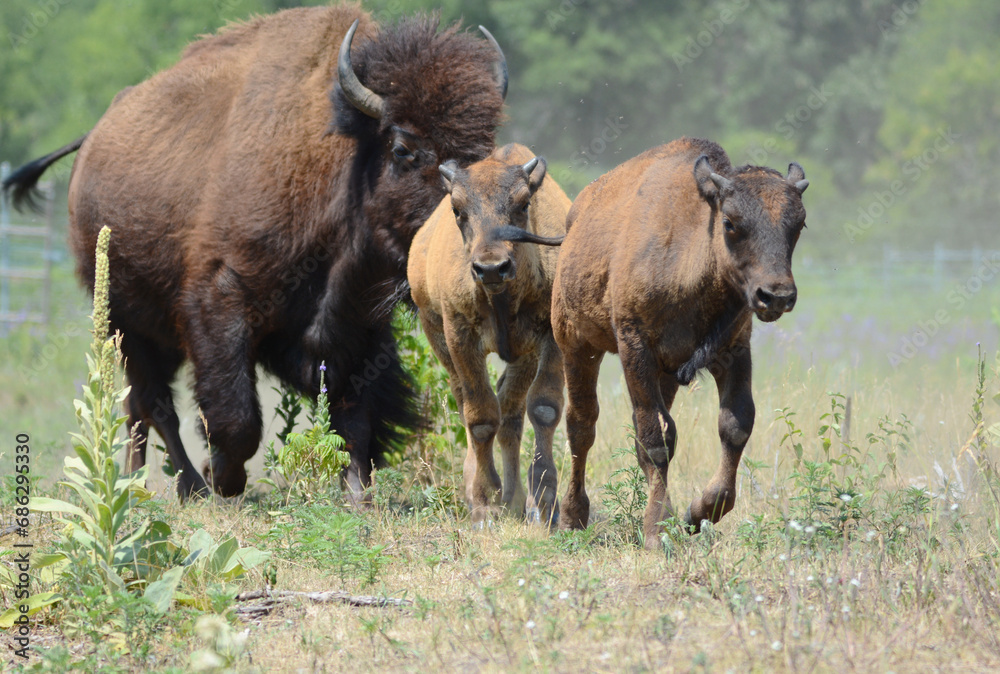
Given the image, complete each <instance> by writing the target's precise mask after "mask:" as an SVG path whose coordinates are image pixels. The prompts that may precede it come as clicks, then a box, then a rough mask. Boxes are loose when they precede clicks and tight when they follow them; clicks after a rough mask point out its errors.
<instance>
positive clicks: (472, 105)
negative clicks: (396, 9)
mask: <svg viewBox="0 0 1000 674" xmlns="http://www.w3.org/2000/svg"><path fill="white" fill-rule="evenodd" d="M356 19H357V20H360V26H359V27H358V30H357V34H356V36H355V38H354V49H353V51H352V58H353V62H354V71H355V73H356V74H357V75H358V77H359V79H360V80H361V82H362V84H363V85H364V86H366V87H368V88H369V89H371V90H372V91H374V92H375V93H376V94H377V95H379V96H381V97H382V98H383V99H384V101H385V106H386V107H385V114H384V116H383V117H382V118H380V119H373V118H371V117H368V116H366V115H365V114H363V113H362V112H360V111H358V110H357V109H355V108H354V107H353V106H352V104H351V103H350V102H348V99H347V98H346V97H345V95H344V92H343V91H342V90H341V88H340V86H339V83H338V82H337V63H338V50H339V48H340V45H341V42H342V41H343V39H344V36H345V33H346V32H347V30H348V28H349V26H351V24H352V22H353V21H355V20H356ZM437 24H438V22H437V19H434V18H417V19H408V20H404V21H403V22H401V23H400V24H398V25H395V26H389V27H386V28H383V29H381V30H380V29H378V28H377V27H376V26H375V24H374V23H373V22H372V21H371V19H370V18H369V17H368V15H367V14H365V13H364V12H362V11H361V10H360V8H359V7H358V6H357V5H353V4H352V5H343V6H335V7H320V8H302V9H293V10H288V11H283V12H279V13H277V14H274V15H270V16H263V17H259V18H256V19H253V20H251V21H249V22H247V23H243V24H238V25H234V26H231V27H229V28H226V29H224V30H223V31H221V32H220V33H219V34H217V35H214V36H211V37H206V38H204V39H202V40H199V41H198V42H196V43H195V44H193V45H191V46H190V47H189V48H188V49H187V51H186V52H185V54H184V56H183V58H182V59H181V60H180V62H179V63H177V64H176V65H175V66H173V67H171V68H169V69H167V70H165V71H163V72H161V73H159V74H157V75H155V76H153V77H152V78H150V79H149V80H147V81H146V82H143V83H141V84H139V85H137V86H135V87H134V88H132V89H131V90H130V91H129V92H128V93H127V95H125V96H122V97H120V98H118V99H116V101H115V103H113V104H112V106H111V107H110V108H109V110H108V111H107V113H106V114H105V115H104V117H103V118H102V119H101V120H100V121H99V122H98V124H97V126H96V127H95V128H94V129H93V130H92V131H91V132H90V134H89V137H87V139H86V140H85V141H84V143H83V147H82V148H81V149H80V152H79V155H78V156H77V159H76V164H75V166H74V169H73V176H72V180H71V183H70V191H69V208H70V219H71V240H72V245H73V249H74V251H75V252H76V256H77V259H78V261H79V268H78V269H79V274H80V276H81V278H82V279H83V280H84V282H85V283H86V284H87V285H88V286H92V284H93V278H94V245H95V241H96V236H97V232H98V230H99V229H100V227H101V226H102V225H109V226H110V227H111V229H112V237H111V252H110V258H111V275H112V295H111V303H112V306H111V317H112V324H113V327H114V328H116V329H119V330H121V331H122V332H123V333H124V335H125V339H124V342H123V348H124V351H125V355H126V357H127V359H128V360H127V368H126V369H127V373H128V376H129V381H130V383H131V385H132V393H131V395H130V397H129V401H128V406H129V412H130V423H138V424H139V427H140V434H141V436H142V439H141V440H140V441H139V442H138V443H137V444H136V446H135V448H134V452H133V453H132V455H131V457H130V458H131V465H132V466H133V467H134V466H138V465H142V464H143V462H144V460H145V457H144V455H145V438H144V436H145V432H146V429H147V427H148V426H150V425H152V426H154V427H155V428H156V429H157V430H158V431H159V432H160V434H161V435H162V436H163V438H164V440H165V442H166V445H167V449H168V451H169V453H170V457H171V459H172V461H173V463H174V465H175V466H176V467H177V468H178V469H183V473H182V476H181V480H180V484H179V489H180V493H181V495H182V496H184V495H187V494H189V493H198V492H202V491H204V490H205V483H204V482H203V481H202V480H201V478H200V477H199V476H198V474H197V472H196V471H195V469H194V468H193V467H192V465H191V463H190V461H189V460H188V457H187V455H186V453H185V451H184V448H183V446H182V445H181V441H180V436H179V434H178V430H177V429H178V419H177V415H176V413H175V411H174V405H173V399H172V393H171V388H170V384H171V382H172V380H173V379H174V377H175V375H176V372H177V369H178V368H179V367H180V365H181V363H182V362H183V361H184V360H185V359H190V360H191V361H192V362H193V364H194V375H195V391H196V397H197V400H198V403H199V405H200V406H201V409H202V411H203V412H204V414H205V418H206V420H207V426H208V429H207V431H208V436H209V441H210V443H211V446H212V448H213V459H212V465H211V466H208V467H206V475H207V477H208V478H209V479H210V480H211V481H212V483H213V485H214V487H215V489H216V491H218V492H219V493H221V494H225V495H231V494H237V493H240V492H242V491H243V489H244V485H245V483H246V472H245V471H244V467H243V463H244V461H246V460H247V459H249V458H250V457H251V456H252V455H253V454H254V453H255V452H256V450H257V446H258V444H259V442H260V437H261V411H260V404H259V401H258V399H257V392H256V370H255V363H260V364H262V365H263V366H264V367H265V368H266V369H267V370H269V371H270V372H272V373H274V374H275V375H277V376H278V377H280V378H281V379H282V380H283V381H285V382H287V383H289V384H291V385H293V386H294V387H296V388H298V389H299V390H301V391H303V392H306V393H308V394H309V395H312V396H315V395H316V394H317V393H318V390H319V375H318V367H319V365H320V363H321V362H323V361H325V362H326V365H327V372H326V381H327V386H328V387H329V394H330V400H331V413H332V415H333V425H334V428H335V430H336V431H337V432H338V433H341V434H342V435H344V437H345V438H346V440H347V447H348V449H349V451H350V452H351V456H352V462H351V467H350V468H349V470H348V482H349V484H350V486H351V488H352V490H353V491H354V492H355V493H360V492H361V490H362V489H363V488H364V487H365V485H367V484H368V483H369V481H370V472H371V468H372V465H373V463H377V462H378V461H379V459H380V457H381V455H382V452H383V450H384V449H385V448H386V446H387V445H389V444H391V443H392V442H394V441H396V440H397V439H398V437H399V436H398V432H399V429H400V427H406V426H412V425H413V424H414V423H415V422H416V417H415V415H414V414H413V413H412V411H411V410H412V406H411V404H410V396H411V388H410V386H411V385H410V382H409V380H408V378H407V376H406V375H405V374H404V372H403V370H402V368H401V366H400V365H399V361H398V357H397V354H396V347H395V341H394V339H393V335H392V332H391V329H390V323H389V315H388V314H389V312H388V311H387V308H391V306H392V305H393V304H394V302H395V299H396V298H397V297H398V295H399V292H400V288H401V287H402V288H405V263H406V254H407V251H408V249H409V244H410V241H411V239H412V237H413V234H414V233H415V232H416V230H417V229H418V228H419V226H420V224H421V223H423V222H424V220H426V218H427V216H428V215H429V214H430V213H431V211H432V210H433V208H434V206H436V205H437V204H438V202H439V201H440V200H441V197H442V196H443V194H444V189H443V186H442V185H441V177H440V174H439V173H438V169H437V167H438V165H439V164H440V163H441V162H442V161H445V160H448V159H456V160H458V161H460V162H463V163H468V162H472V161H475V160H478V159H481V158H483V157H485V156H486V155H487V154H488V153H489V151H490V150H491V149H492V148H493V145H494V133H495V129H496V127H497V125H498V123H499V121H500V116H501V106H502V99H501V95H500V93H499V91H498V89H497V83H496V81H495V79H494V73H493V66H494V61H495V60H496V58H497V55H496V53H495V52H494V50H493V49H492V47H491V46H490V45H489V44H488V43H487V42H485V41H483V40H481V39H478V38H476V37H474V36H472V35H469V34H466V33H463V32H459V30H458V28H457V27H451V28H448V29H446V30H444V31H442V32H438V25H437ZM331 99H332V105H331ZM383 354H386V355H389V357H390V362H389V364H388V366H386V367H384V368H380V369H378V371H377V372H376V373H375V374H374V375H372V370H373V368H371V363H372V362H373V361H375V360H376V359H377V360H378V362H380V363H382V362H385V359H384V357H383Z"/></svg>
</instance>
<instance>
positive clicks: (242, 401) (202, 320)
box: [187, 266, 262, 496]
mask: <svg viewBox="0 0 1000 674" xmlns="http://www.w3.org/2000/svg"><path fill="white" fill-rule="evenodd" d="M241 288H242V282H241V280H240V278H239V276H238V275H237V274H236V272H235V271H233V270H232V269H230V268H228V267H226V266H222V267H221V268H220V269H218V270H217V272H216V275H215V277H214V279H213V286H212V287H211V288H209V290H208V293H207V294H206V295H202V296H199V297H197V298H196V299H194V300H193V302H192V304H194V306H193V307H192V311H191V312H190V315H192V316H193V318H192V320H190V322H189V323H188V326H187V328H188V344H189V346H188V349H189V354H190V357H191V361H192V363H193V364H194V377H195V398H196V399H197V401H198V405H199V406H200V407H201V412H202V414H203V415H204V417H205V423H204V425H203V427H202V432H203V433H205V435H206V436H207V437H206V440H207V442H208V443H209V451H210V452H211V459H210V460H209V461H208V462H206V464H205V466H204V468H203V473H204V475H205V478H206V479H207V481H208V482H209V484H211V485H212V488H213V489H214V490H215V492H216V493H217V494H219V495H220V496H238V495H239V494H242V493H243V490H244V489H246V483H247V473H246V468H245V467H244V465H243V464H244V462H246V461H247V460H248V459H249V458H250V457H252V456H253V455H254V453H256V451H257V446H258V445H259V444H260V438H261V426H262V419H261V412H260V401H259V400H258V398H257V371H256V369H255V367H254V361H253V358H252V357H251V352H250V340H251V338H250V325H249V324H248V323H247V319H246V312H245V311H244V297H243V293H242V292H240V289H241Z"/></svg>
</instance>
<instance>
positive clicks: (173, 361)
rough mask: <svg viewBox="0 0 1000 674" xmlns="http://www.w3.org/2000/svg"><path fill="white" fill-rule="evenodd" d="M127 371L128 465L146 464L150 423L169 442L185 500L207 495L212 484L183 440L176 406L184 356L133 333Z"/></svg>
mask: <svg viewBox="0 0 1000 674" xmlns="http://www.w3.org/2000/svg"><path fill="white" fill-rule="evenodd" d="M122 353H123V354H124V356H125V372H126V374H127V375H128V382H129V385H130V386H131V390H130V391H129V394H128V399H127V401H126V406H127V408H128V425H129V430H130V431H131V432H132V433H133V439H132V443H131V446H130V448H129V451H128V455H127V456H126V459H125V469H126V470H127V471H130V472H131V471H134V470H137V469H139V468H141V467H142V466H144V465H146V441H147V438H148V434H149V427H150V426H152V427H153V428H155V429H156V431H157V433H159V434H160V437H162V438H163V442H164V443H165V444H166V446H167V454H168V455H169V456H170V462H171V463H172V464H173V466H174V468H175V469H176V470H178V471H179V472H180V474H179V476H178V478H177V495H178V496H179V497H180V499H181V500H182V501H183V500H184V499H186V498H188V497H190V496H206V495H207V494H208V487H207V486H206V485H205V481H204V480H202V478H201V475H199V474H198V471H197V470H195V467H194V466H193V465H192V464H191V460H190V459H189V458H188V455H187V452H185V451H184V444H183V443H182V442H181V435H180V419H178V418H177V411H176V409H175V408H174V397H173V392H172V391H171V390H170V382H172V381H173V379H174V376H175V375H176V373H177V369H178V368H179V367H180V365H181V362H182V360H183V356H182V355H181V353H180V352H179V351H176V350H175V349H163V348H160V347H158V346H156V345H155V344H153V343H152V342H150V341H149V340H147V339H145V338H144V337H142V336H140V335H136V334H134V333H131V332H130V333H129V335H128V336H127V337H126V338H124V339H122Z"/></svg>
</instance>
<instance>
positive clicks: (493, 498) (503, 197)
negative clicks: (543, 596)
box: [408, 145, 570, 524]
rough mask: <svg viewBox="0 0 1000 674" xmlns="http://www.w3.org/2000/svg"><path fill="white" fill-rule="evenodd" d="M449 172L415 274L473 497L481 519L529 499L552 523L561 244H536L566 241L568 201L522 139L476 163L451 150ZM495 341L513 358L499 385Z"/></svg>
mask: <svg viewBox="0 0 1000 674" xmlns="http://www.w3.org/2000/svg"><path fill="white" fill-rule="evenodd" d="M441 174H442V175H443V176H444V179H445V185H446V187H447V189H448V192H449V195H448V196H446V197H445V198H444V199H443V200H442V201H441V204H440V205H439V206H438V207H437V210H435V211H434V213H433V214H432V215H431V217H430V219H429V220H428V221H427V224H425V225H424V226H423V228H421V230H420V231H419V232H417V235H416V237H414V239H413V246H412V247H411V249H410V261H409V264H408V276H409V279H410V286H411V289H412V290H411V292H412V296H413V301H414V302H415V303H416V305H417V307H418V309H419V315H420V323H421V325H422V326H423V329H424V332H425V333H426V334H427V339H428V341H429V342H430V343H431V346H432V347H433V349H434V352H435V353H436V354H437V356H438V358H439V359H440V361H441V363H442V364H443V365H444V366H445V368H446V369H447V370H448V373H449V374H450V375H451V378H450V380H449V383H450V385H451V390H452V392H453V393H454V395H455V400H456V401H457V402H458V409H459V414H460V415H461V417H462V422H463V423H464V424H465V426H466V430H467V431H468V433H467V435H468V442H469V446H468V452H467V453H466V458H465V466H464V471H463V472H464V477H465V495H466V500H467V501H468V503H469V508H470V510H471V511H472V517H473V521H476V522H482V521H483V520H485V519H488V518H489V517H490V516H491V515H492V514H493V512H494V511H495V510H496V509H497V508H498V507H503V508H505V509H506V510H507V511H509V512H512V513H515V514H520V513H522V512H524V510H525V507H526V505H527V511H528V515H529V519H530V520H534V521H538V522H541V523H544V524H551V523H552V522H553V520H555V519H557V515H558V509H557V506H556V473H555V463H554V462H553V460H552V436H553V433H554V432H555V427H556V424H558V423H559V417H560V414H561V412H562V402H563V397H562V388H563V371H562V358H561V357H560V355H559V349H558V348H557V347H556V345H555V341H554V340H553V337H552V328H551V326H550V323H549V307H550V305H551V298H552V278H553V276H554V275H555V268H556V251H557V249H555V248H540V247H538V246H537V245H533V244H542V245H545V246H556V245H558V244H559V243H561V242H562V235H563V234H564V233H565V231H566V224H565V223H566V213H567V212H568V211H569V207H570V201H569V199H568V198H567V197H566V195H565V193H563V191H562V189H560V187H559V185H557V184H556V182H555V181H554V180H553V179H552V178H550V177H548V176H547V175H546V165H545V160H544V159H542V158H540V157H535V156H534V155H533V153H532V152H531V151H530V150H528V148H526V147H524V146H522V145H507V146H506V147H503V148H500V149H498V150H496V151H495V152H494V153H493V154H492V155H491V156H489V157H487V158H486V159H484V160H482V161H480V162H477V163H475V164H473V165H472V166H470V167H468V168H467V169H462V168H459V166H458V165H457V164H456V163H455V162H453V161H452V162H447V163H445V164H443V165H442V166H441ZM526 244H528V245H526ZM489 353H497V354H499V355H500V358H502V359H503V360H504V361H505V362H506V363H507V366H506V369H505V370H504V373H503V375H502V376H501V377H500V380H499V381H498V382H497V394H496V395H494V393H493V387H492V386H491V385H490V381H489V375H488V371H487V368H486V356H487V354H489ZM526 399H527V412H528V418H529V419H530V420H531V425H532V426H533V427H534V429H535V453H534V458H533V460H532V462H531V467H530V469H529V471H528V495H527V502H526V497H525V494H524V489H523V487H522V486H521V473H520V447H521V431H522V427H523V424H524V414H525V400H526ZM494 438H496V440H497V442H498V443H499V445H500V452H501V455H502V457H503V469H504V476H503V482H502V483H501V481H500V476H499V475H498V474H497V470H496V467H495V465H494V462H493V441H494Z"/></svg>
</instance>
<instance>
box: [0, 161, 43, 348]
mask: <svg viewBox="0 0 1000 674" xmlns="http://www.w3.org/2000/svg"><path fill="white" fill-rule="evenodd" d="M9 175H10V164H8V163H7V162H4V163H3V164H0V179H3V180H5V179H6V178H7V177H8V176H9ZM38 189H39V191H40V192H41V193H42V198H43V202H42V204H43V205H42V212H43V216H42V218H41V221H42V224H41V225H38V224H31V223H30V221H28V222H22V221H21V220H20V219H19V221H18V222H15V221H14V217H13V213H12V211H11V208H10V204H9V203H8V199H7V196H6V195H0V333H2V334H6V333H7V332H8V331H9V330H10V327H11V326H12V325H19V324H21V323H37V324H39V325H41V326H43V327H46V328H47V327H48V325H49V323H50V321H51V317H52V316H51V308H52V262H53V259H54V255H53V238H54V232H55V199H56V190H55V185H54V184H53V183H52V182H51V181H46V182H41V183H39V185H38Z"/></svg>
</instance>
